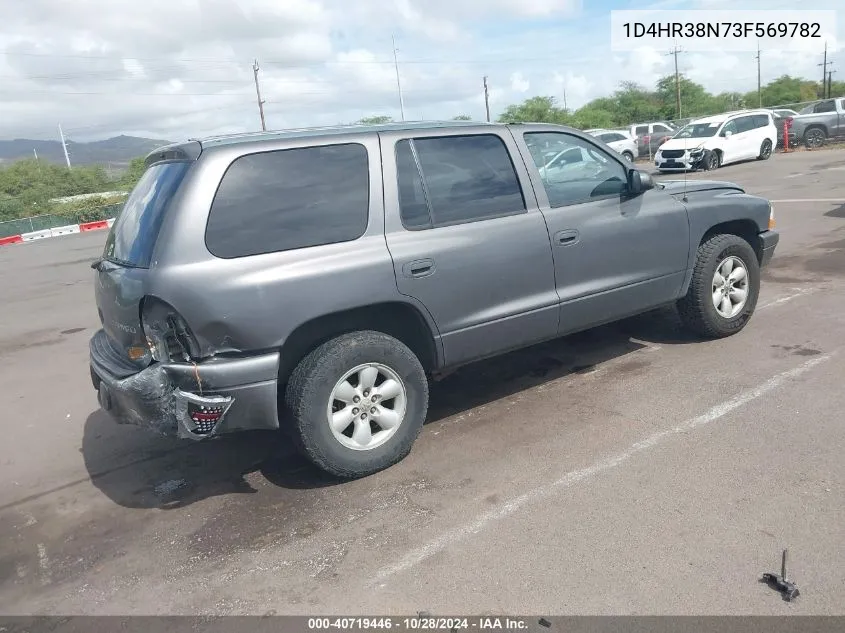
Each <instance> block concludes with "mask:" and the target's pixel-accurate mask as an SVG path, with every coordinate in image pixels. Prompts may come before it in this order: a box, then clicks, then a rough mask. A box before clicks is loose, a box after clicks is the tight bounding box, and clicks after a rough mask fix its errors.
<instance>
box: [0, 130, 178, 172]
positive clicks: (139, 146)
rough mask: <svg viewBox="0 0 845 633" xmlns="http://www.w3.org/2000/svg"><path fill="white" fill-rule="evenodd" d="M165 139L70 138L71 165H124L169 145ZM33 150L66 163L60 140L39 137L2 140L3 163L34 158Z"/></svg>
mask: <svg viewBox="0 0 845 633" xmlns="http://www.w3.org/2000/svg"><path fill="white" fill-rule="evenodd" d="M168 143H169V141H161V140H157V139H151V138H140V137H138V136H124V135H121V136H115V137H113V138H109V139H106V140H104V141H92V142H90V143H77V142H74V141H68V142H67V152H68V154H69V155H70V163H71V165H108V164H111V167H114V168H116V169H121V168H123V167H125V166H126V165H127V164H129V161H130V160H132V159H133V158H136V157H137V156H144V155H145V154H147V153H149V152H151V151H153V150H154V149H156V148H157V147H161V146H162V145H167V144H168ZM32 150H35V151H36V152H37V153H38V158H39V159H40V160H46V161H50V162H51V163H64V162H65V155H64V152H63V151H62V144H61V143H60V142H59V141H36V140H33V139H26V138H18V139H15V140H13V141H0V164H3V163H5V162H7V161H13V160H17V159H20V158H32V157H33V154H32Z"/></svg>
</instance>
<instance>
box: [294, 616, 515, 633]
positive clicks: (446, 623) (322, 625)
mask: <svg viewBox="0 0 845 633" xmlns="http://www.w3.org/2000/svg"><path fill="white" fill-rule="evenodd" d="M527 628H528V622H527V620H525V619H524V618H511V617H486V616H485V617H473V618H466V617H450V618H442V617H434V616H419V617H398V618H397V617H372V618H361V617H354V618H308V629H309V630H312V631H320V630H340V631H343V630H348V631H362V630H379V629H382V630H393V629H395V630H397V631H403V630H407V631H471V630H478V631H496V630H501V631H518V630H522V629H527Z"/></svg>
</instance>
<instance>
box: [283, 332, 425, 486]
mask: <svg viewBox="0 0 845 633" xmlns="http://www.w3.org/2000/svg"><path fill="white" fill-rule="evenodd" d="M285 404H286V407H287V409H288V411H289V412H290V414H291V418H292V423H293V427H294V428H293V431H294V433H293V435H294V438H295V440H296V442H297V444H298V445H299V448H300V450H301V452H302V453H303V454H304V455H305V456H306V457H307V458H308V459H309V460H310V461H312V462H313V463H314V464H315V465H317V466H318V467H319V468H322V469H323V470H325V471H327V472H329V473H331V474H333V475H336V476H338V477H343V478H347V479H352V478H358V477H365V476H367V475H371V474H373V473H375V472H378V471H380V470H383V469H385V468H387V467H389V466H392V465H393V464H395V463H396V462H398V461H400V460H402V459H403V458H404V457H405V456H406V455H407V454H408V453H409V452H410V451H411V446H412V445H413V443H414V441H415V440H416V438H417V435H419V432H420V430H421V429H422V426H423V422H424V421H425V416H426V413H427V410H428V380H427V378H426V375H425V372H424V370H423V367H422V365H421V364H420V361H419V359H418V358H417V357H416V356H415V355H414V353H413V352H412V351H411V350H410V349H408V347H407V346H406V345H404V344H403V343H402V342H401V341H399V340H397V339H395V338H393V337H391V336H388V335H387V334H383V333H381V332H374V331H361V332H352V333H349V334H344V335H341V336H338V337H337V338H334V339H332V340H330V341H327V342H326V343H323V344H322V345H320V346H319V347H317V348H316V349H315V350H313V351H312V352H311V353H310V354H308V355H307V356H306V357H305V358H304V359H303V360H302V361H301V362H300V363H299V365H297V367H296V369H294V371H293V373H292V374H291V377H290V380H289V381H288V384H287V388H286V390H285Z"/></svg>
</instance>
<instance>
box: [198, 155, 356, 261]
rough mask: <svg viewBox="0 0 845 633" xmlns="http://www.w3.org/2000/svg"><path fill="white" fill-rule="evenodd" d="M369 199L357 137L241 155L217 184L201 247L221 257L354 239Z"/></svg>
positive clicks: (242, 255) (256, 253)
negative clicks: (346, 141)
mask: <svg viewBox="0 0 845 633" xmlns="http://www.w3.org/2000/svg"><path fill="white" fill-rule="evenodd" d="M369 199H370V169H369V163H368V160H367V149H366V148H365V147H364V146H363V145H361V144H359V143H348V144H343V145H325V146H320V147H303V148H296V149H287V150H278V151H273V152H262V153H259V154H250V155H248V156H242V157H241V158H238V159H237V160H235V161H234V162H233V163H232V164H231V165H230V166H229V169H228V170H227V171H226V174H225V175H224V176H223V180H222V181H221V182H220V187H219V188H218V189H217V195H216V196H215V197H214V202H213V203H212V205H211V212H210V213H209V216H208V225H207V226H206V231H205V242H206V246H207V247H208V250H209V251H210V252H211V253H212V254H213V255H215V256H217V257H222V258H226V259H228V258H233V257H244V256H248V255H259V254H262V253H273V252H279V251H287V250H292V249H297V248H305V247H308V246H320V245H323V244H335V243H338V242H347V241H351V240H355V239H358V238H359V237H361V236H362V235H363V234H364V231H365V230H366V228H367V219H368V217H369Z"/></svg>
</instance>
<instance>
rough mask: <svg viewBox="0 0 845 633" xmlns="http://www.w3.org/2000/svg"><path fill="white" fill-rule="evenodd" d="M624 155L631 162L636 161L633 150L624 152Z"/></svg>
mask: <svg viewBox="0 0 845 633" xmlns="http://www.w3.org/2000/svg"><path fill="white" fill-rule="evenodd" d="M622 157H623V158H624V159H625V160H627V161H628V162H629V163H633V162H634V155H633V154H632V153H631V152H622Z"/></svg>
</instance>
